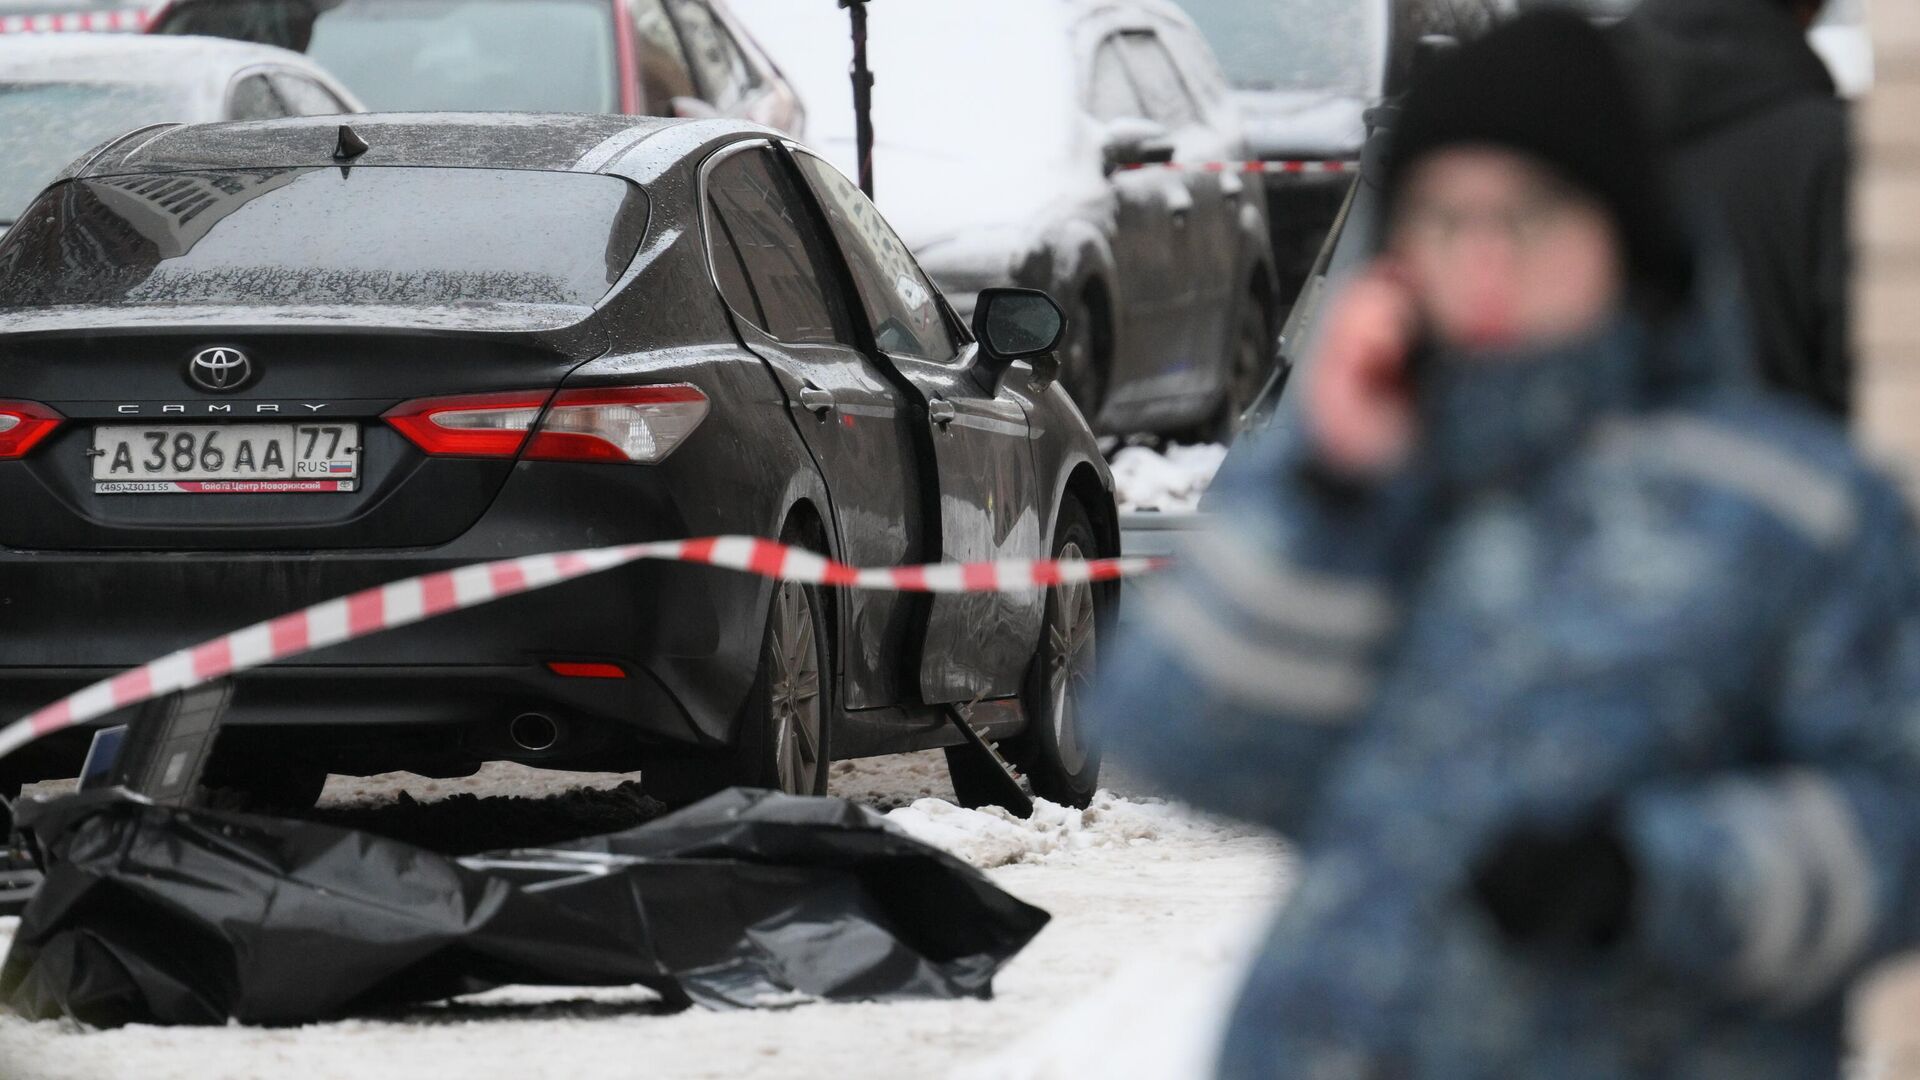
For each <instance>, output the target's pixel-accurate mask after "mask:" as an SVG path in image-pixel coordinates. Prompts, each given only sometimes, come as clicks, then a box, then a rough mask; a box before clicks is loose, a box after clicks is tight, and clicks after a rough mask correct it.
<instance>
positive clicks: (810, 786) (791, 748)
mask: <svg viewBox="0 0 1920 1080" xmlns="http://www.w3.org/2000/svg"><path fill="white" fill-rule="evenodd" d="M774 605H775V607H774V617H773V639H772V640H771V641H770V642H769V643H768V648H769V649H770V650H771V653H770V656H769V657H768V659H769V660H770V661H771V664H772V667H771V669H770V672H769V675H770V678H769V679H768V693H769V695H770V696H771V699H772V700H771V701H770V702H769V708H768V716H769V717H770V718H771V720H772V726H773V740H772V741H773V754H774V773H775V775H776V776H777V777H778V778H779V781H780V789H781V790H782V791H786V792H790V793H792V794H795V795H813V794H818V788H819V775H820V768H819V765H820V753H821V737H820V733H821V722H820V721H821V715H822V714H821V701H820V650H819V647H818V642H817V640H816V636H815V633H814V618H813V599H812V597H811V596H809V595H808V593H807V589H806V587H805V586H804V585H798V584H794V583H792V582H787V583H783V584H782V585H781V586H780V589H779V592H778V593H776V594H775V600H774Z"/></svg>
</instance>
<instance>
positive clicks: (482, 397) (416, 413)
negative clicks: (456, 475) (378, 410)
mask: <svg viewBox="0 0 1920 1080" xmlns="http://www.w3.org/2000/svg"><path fill="white" fill-rule="evenodd" d="M552 396H553V394H552V392H551V391H547V390H527V391H510V392H508V393H504V394H468V395H466V396H464V397H444V398H422V399H421V400H419V401H408V402H403V403H401V404H399V405H396V406H394V407H393V408H392V409H389V410H387V415H386V418H385V419H386V421H387V423H389V424H391V425H393V427H394V430H396V431H398V432H399V433H400V434H402V435H405V436H406V437H407V440H408V441H409V442H411V443H413V445H415V446H417V447H419V448H420V449H421V450H422V451H424V452H425V453H428V454H432V455H433V456H435V457H488V458H510V457H514V456H516V455H518V454H519V453H520V448H521V447H523V446H525V445H526V442H527V433H528V432H530V431H532V430H533V422H534V421H535V420H538V419H539V418H540V410H541V409H543V408H545V407H546V405H547V400H548V399H549V398H551V397H552Z"/></svg>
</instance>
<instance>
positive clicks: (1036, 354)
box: [973, 289, 1067, 390]
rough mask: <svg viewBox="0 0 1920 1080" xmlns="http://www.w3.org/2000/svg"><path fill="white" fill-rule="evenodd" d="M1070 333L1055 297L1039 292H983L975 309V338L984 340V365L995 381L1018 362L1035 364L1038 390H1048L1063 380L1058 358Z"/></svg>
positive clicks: (981, 341)
mask: <svg viewBox="0 0 1920 1080" xmlns="http://www.w3.org/2000/svg"><path fill="white" fill-rule="evenodd" d="M1066 333H1067V317H1066V315H1065V314H1064V313H1062V312H1061V310H1060V305H1058V304H1056V303H1054V302H1053V297H1051V296H1048V295H1047V294H1046V293H1043V292H1040V291H1039V290H1037V289H982V290H981V291H980V300H979V302H978V304H977V306H975V308H974V309H973V335H974V336H975V337H977V338H979V339H980V356H981V359H982V360H983V361H984V363H983V364H982V365H981V366H982V367H984V368H985V369H987V371H988V372H989V373H990V374H992V376H993V377H994V378H995V379H998V378H999V377H1000V373H1001V372H1003V371H1005V370H1006V369H1007V368H1008V366H1010V365H1012V364H1013V363H1014V362H1015V361H1019V360H1028V361H1032V363H1033V382H1034V388H1035V389H1040V390H1044V389H1045V388H1047V387H1048V386H1051V385H1053V382H1054V380H1055V379H1058V378H1059V377H1060V359H1059V357H1057V356H1055V355H1054V350H1055V349H1057V348H1059V346H1060V339H1061V338H1063V337H1065V336H1066Z"/></svg>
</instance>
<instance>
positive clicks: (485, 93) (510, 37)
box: [159, 0, 620, 113]
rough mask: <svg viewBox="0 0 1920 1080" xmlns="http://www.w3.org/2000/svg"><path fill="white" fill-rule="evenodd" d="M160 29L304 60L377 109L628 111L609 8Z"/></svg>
mask: <svg viewBox="0 0 1920 1080" xmlns="http://www.w3.org/2000/svg"><path fill="white" fill-rule="evenodd" d="M159 31H160V32H161V33H165V34H206V35H209V36H212V37H231V38H239V39H241V40H242V41H258V42H261V43H264V44H267V45H278V46H280V47H281V48H286V49H293V50H295V51H298V52H304V53H306V54H307V55H309V56H311V57H313V58H314V59H315V60H317V61H319V63H320V65H321V66H322V67H324V68H326V69H327V70H328V71H331V72H332V73H333V74H334V76H335V77H337V78H338V79H339V80H340V81H341V83H343V84H344V85H346V86H349V87H351V88H352V89H353V92H354V93H355V94H356V95H358V96H359V98H360V100H361V101H363V102H365V103H366V106H367V108H369V109H375V110H380V111H436V110H442V109H460V110H479V111H494V110H506V111H515V112H589V113H590V112H619V111H620V77H619V75H618V71H619V68H618V63H617V60H616V54H615V46H614V20H613V6H612V4H611V2H610V0H331V2H326V0H201V2H199V3H192V4H183V5H181V6H180V7H178V8H176V9H175V10H174V11H173V12H172V13H171V14H169V15H167V16H166V17H165V19H164V20H163V21H162V23H161V24H160V27H159Z"/></svg>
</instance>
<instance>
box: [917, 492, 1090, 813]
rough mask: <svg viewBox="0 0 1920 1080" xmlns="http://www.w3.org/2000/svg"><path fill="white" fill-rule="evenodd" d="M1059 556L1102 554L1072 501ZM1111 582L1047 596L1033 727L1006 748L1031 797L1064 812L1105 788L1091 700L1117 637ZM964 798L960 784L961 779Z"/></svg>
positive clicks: (1030, 718) (1032, 699)
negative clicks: (1105, 645) (1109, 640)
mask: <svg viewBox="0 0 1920 1080" xmlns="http://www.w3.org/2000/svg"><path fill="white" fill-rule="evenodd" d="M1055 533H1056V535H1055V537H1054V541H1053V557H1054V558H1056V559H1083V558H1084V559H1091V558H1097V557H1099V556H1100V555H1101V548H1100V542H1099V539H1098V534H1096V533H1095V532H1094V528H1093V519H1092V518H1091V517H1090V516H1089V515H1088V513H1087V511H1086V508H1085V507H1083V506H1082V505H1080V502H1079V501H1078V500H1077V499H1074V498H1073V497H1072V496H1068V498H1067V500H1066V502H1065V503H1064V504H1063V505H1062V506H1061V508H1060V522H1059V526H1058V528H1057V529H1056V530H1055ZM1114 599H1115V591H1114V586H1113V584H1112V583H1110V582H1108V583H1100V584H1093V583H1082V584H1079V585H1056V586H1054V587H1053V588H1050V589H1048V590H1047V602H1046V615H1045V618H1044V621H1043V623H1042V629H1041V634H1040V647H1039V650H1038V651H1037V652H1036V653H1034V657H1033V661H1032V663H1031V664H1029V666H1028V668H1027V676H1026V680H1025V682H1024V684H1023V686H1022V688H1021V703H1022V705H1023V706H1024V707H1025V709H1026V714H1027V728H1026V730H1025V731H1024V732H1022V733H1021V734H1020V735H1019V736H1017V737H1016V738H1013V739H1009V740H1007V742H1006V744H1005V745H1004V746H1003V750H1004V751H1005V752H1006V755H1007V757H1008V758H1009V759H1010V760H1011V761H1013V763H1014V764H1015V765H1016V766H1018V767H1019V768H1020V770H1021V772H1023V773H1025V774H1026V776H1027V778H1028V780H1029V781H1030V782H1031V783H1032V785H1033V793H1034V794H1035V795H1037V796H1039V797H1040V798H1043V799H1047V800H1049V801H1051V802H1055V803H1059V804H1060V805H1062V806H1075V807H1084V806H1086V805H1087V803H1088V802H1090V801H1091V800H1092V799H1093V795H1094V792H1095V791H1097V790H1098V789H1099V786H1100V746H1099V742H1098V740H1097V739H1096V738H1095V737H1094V732H1093V730H1092V729H1091V727H1090V726H1089V725H1088V723H1087V719H1088V718H1087V715H1086V712H1085V709H1084V699H1085V696H1086V693H1087V691H1088V690H1089V689H1091V688H1092V685H1093V679H1094V673H1095V671H1096V669H1097V666H1098V663H1099V644H1100V640H1101V639H1102V638H1104V637H1105V636H1107V634H1108V633H1109V632H1110V631H1111V630H1112V623H1113V614H1114ZM955 781H956V783H955V788H956V793H958V786H959V778H958V776H956V778H955Z"/></svg>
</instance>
